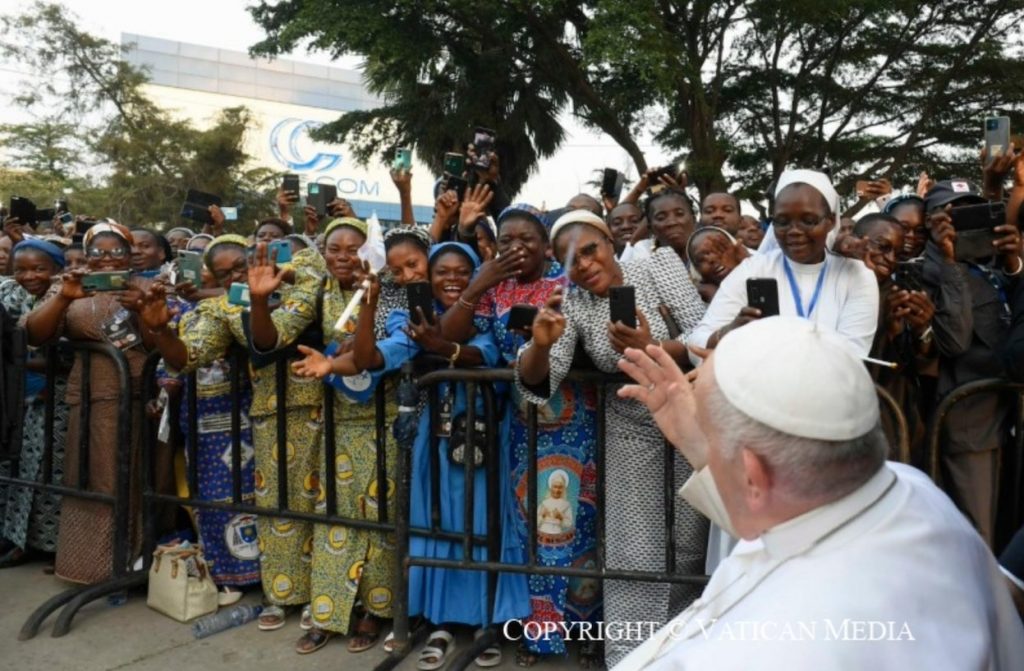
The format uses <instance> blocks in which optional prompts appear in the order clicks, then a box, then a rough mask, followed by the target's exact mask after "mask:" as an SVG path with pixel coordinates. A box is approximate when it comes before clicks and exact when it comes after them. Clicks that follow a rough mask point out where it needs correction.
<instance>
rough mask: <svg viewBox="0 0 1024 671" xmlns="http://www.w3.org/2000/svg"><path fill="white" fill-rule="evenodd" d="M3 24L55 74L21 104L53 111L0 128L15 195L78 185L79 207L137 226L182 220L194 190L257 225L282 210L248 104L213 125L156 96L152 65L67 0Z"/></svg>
mask: <svg viewBox="0 0 1024 671" xmlns="http://www.w3.org/2000/svg"><path fill="white" fill-rule="evenodd" d="M0 29H2V35H3V37H2V39H0V55H2V56H3V57H5V58H7V59H9V60H12V61H16V62H18V63H20V64H21V65H22V66H24V67H26V68H27V69H28V70H30V71H32V72H33V73H39V74H40V75H45V76H38V77H35V78H34V79H33V80H32V82H31V84H30V85H27V86H25V87H24V90H23V91H22V92H21V93H20V94H19V95H18V96H16V98H15V102H16V104H19V105H21V106H23V107H25V108H26V109H29V110H35V109H40V108H45V109H47V111H48V116H47V117H46V118H43V119H39V120H36V121H34V122H31V123H25V124H16V125H8V126H4V127H2V128H0V146H2V147H3V149H4V153H5V154H6V156H7V159H8V161H9V163H10V166H11V168H12V170H5V171H3V172H0V188H2V189H3V192H4V193H18V194H19V195H26V196H29V197H31V198H33V200H36V201H37V202H40V203H45V202H47V201H50V200H52V199H53V198H54V197H56V196H57V195H59V194H61V193H62V191H64V190H68V189H69V190H71V192H72V194H73V195H69V199H70V201H71V206H72V208H73V209H74V210H75V211H76V212H79V213H88V214H93V215H97V216H110V217H113V218H114V219H117V220H118V221H121V222H123V223H127V224H158V223H168V224H171V225H174V224H176V223H177V221H176V220H177V213H178V212H179V210H180V208H181V203H182V202H183V201H184V198H185V191H186V190H187V189H188V188H196V189H200V190H202V191H207V192H210V193H216V194H219V195H220V196H222V197H223V198H224V201H225V203H229V204H238V205H239V206H241V208H242V211H241V214H240V217H239V218H240V220H241V221H240V222H239V224H238V226H239V227H240V228H242V229H245V231H246V232H248V230H249V228H250V226H251V222H252V219H254V218H258V217H262V216H266V215H268V214H270V213H271V212H270V208H271V206H272V204H273V191H274V188H275V185H274V184H273V181H274V176H273V174H272V173H271V171H270V170H267V169H262V168H252V167H251V166H250V165H249V163H250V157H249V156H248V155H247V154H246V153H245V151H244V149H243V142H244V139H245V133H246V131H247V129H248V128H249V127H250V126H251V125H252V118H251V115H250V113H249V112H248V110H246V109H245V108H244V107H235V108H229V109H224V110H221V112H220V113H219V114H218V115H217V117H216V118H215V119H213V121H212V123H211V124H210V125H209V127H208V128H205V129H198V128H195V127H194V126H193V125H192V124H191V123H189V122H187V121H182V120H178V119H175V118H173V117H171V116H170V115H169V114H168V113H167V112H165V111H164V110H162V109H160V108H159V107H157V106H156V105H155V104H154V103H153V102H152V101H151V100H149V98H148V97H147V96H146V93H145V87H144V85H145V84H146V82H147V78H146V75H145V73H144V72H142V71H141V70H139V69H137V68H135V67H133V66H132V65H130V64H128V63H126V62H125V61H123V60H122V55H123V54H122V47H121V46H120V45H118V44H114V43H112V42H110V41H108V40H104V39H101V38H98V37H95V36H93V35H90V34H88V33H85V32H83V31H81V30H80V29H79V28H78V27H77V25H76V23H75V19H74V17H72V16H69V15H68V13H67V12H66V10H65V9H64V8H62V7H60V6H59V5H54V4H45V3H41V2H39V3H36V4H35V5H33V6H32V8H31V10H30V11H29V12H27V13H25V14H23V15H19V16H4V17H0ZM19 169H20V170H19ZM85 208H89V209H85ZM243 215H244V216H243ZM246 222H248V223H246ZM193 225H194V224H193Z"/></svg>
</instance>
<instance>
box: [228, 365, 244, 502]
mask: <svg viewBox="0 0 1024 671" xmlns="http://www.w3.org/2000/svg"><path fill="white" fill-rule="evenodd" d="M227 360H228V361H229V362H230V366H231V374H230V377H229V379H230V383H231V501H232V503H234V504H235V505H236V506H237V505H238V504H239V503H241V502H242V371H243V370H244V369H243V368H242V367H243V366H244V365H245V360H244V359H243V357H242V354H241V350H239V348H237V347H234V348H232V349H231V353H230V354H229V356H228V357H227Z"/></svg>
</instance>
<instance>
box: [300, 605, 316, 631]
mask: <svg viewBox="0 0 1024 671" xmlns="http://www.w3.org/2000/svg"><path fill="white" fill-rule="evenodd" d="M312 628H313V609H312V608H310V606H309V604H308V603H307V604H306V605H305V606H303V607H302V615H300V616H299V629H301V630H302V631H309V630H310V629H312Z"/></svg>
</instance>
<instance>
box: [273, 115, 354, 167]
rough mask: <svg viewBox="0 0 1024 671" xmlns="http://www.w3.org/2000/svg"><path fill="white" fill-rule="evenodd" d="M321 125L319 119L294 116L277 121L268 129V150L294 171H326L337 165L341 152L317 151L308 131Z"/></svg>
mask: <svg viewBox="0 0 1024 671" xmlns="http://www.w3.org/2000/svg"><path fill="white" fill-rule="evenodd" d="M322 125H323V124H322V123H320V122H319V121H310V120H303V119H295V118H289V119H285V120H283V121H280V122H278V123H277V125H275V126H274V128H273V129H271V131H270V152H271V153H272V154H273V155H274V158H275V159H277V160H278V161H279V162H280V163H281V164H282V165H285V166H287V167H288V168H290V169H291V170H295V171H307V170H308V171H317V172H327V171H328V170H331V169H332V168H335V167H337V166H338V165H339V164H340V163H341V154H332V153H328V152H324V151H319V150H317V148H316V146H315V144H314V143H313V141H312V140H310V138H309V131H310V130H313V129H315V128H319V127H320V126H322ZM310 155H312V156H311V157H310V158H307V157H308V156H310Z"/></svg>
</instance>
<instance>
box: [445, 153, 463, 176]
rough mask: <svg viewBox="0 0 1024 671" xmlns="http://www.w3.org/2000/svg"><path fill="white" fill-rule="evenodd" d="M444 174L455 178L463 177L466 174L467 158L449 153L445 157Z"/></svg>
mask: <svg viewBox="0 0 1024 671" xmlns="http://www.w3.org/2000/svg"><path fill="white" fill-rule="evenodd" d="M444 172H445V174H446V175H451V176H453V177H462V173H464V172H466V157H465V156H463V155H462V154H452V153H450V152H449V153H447V154H445V155H444Z"/></svg>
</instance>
